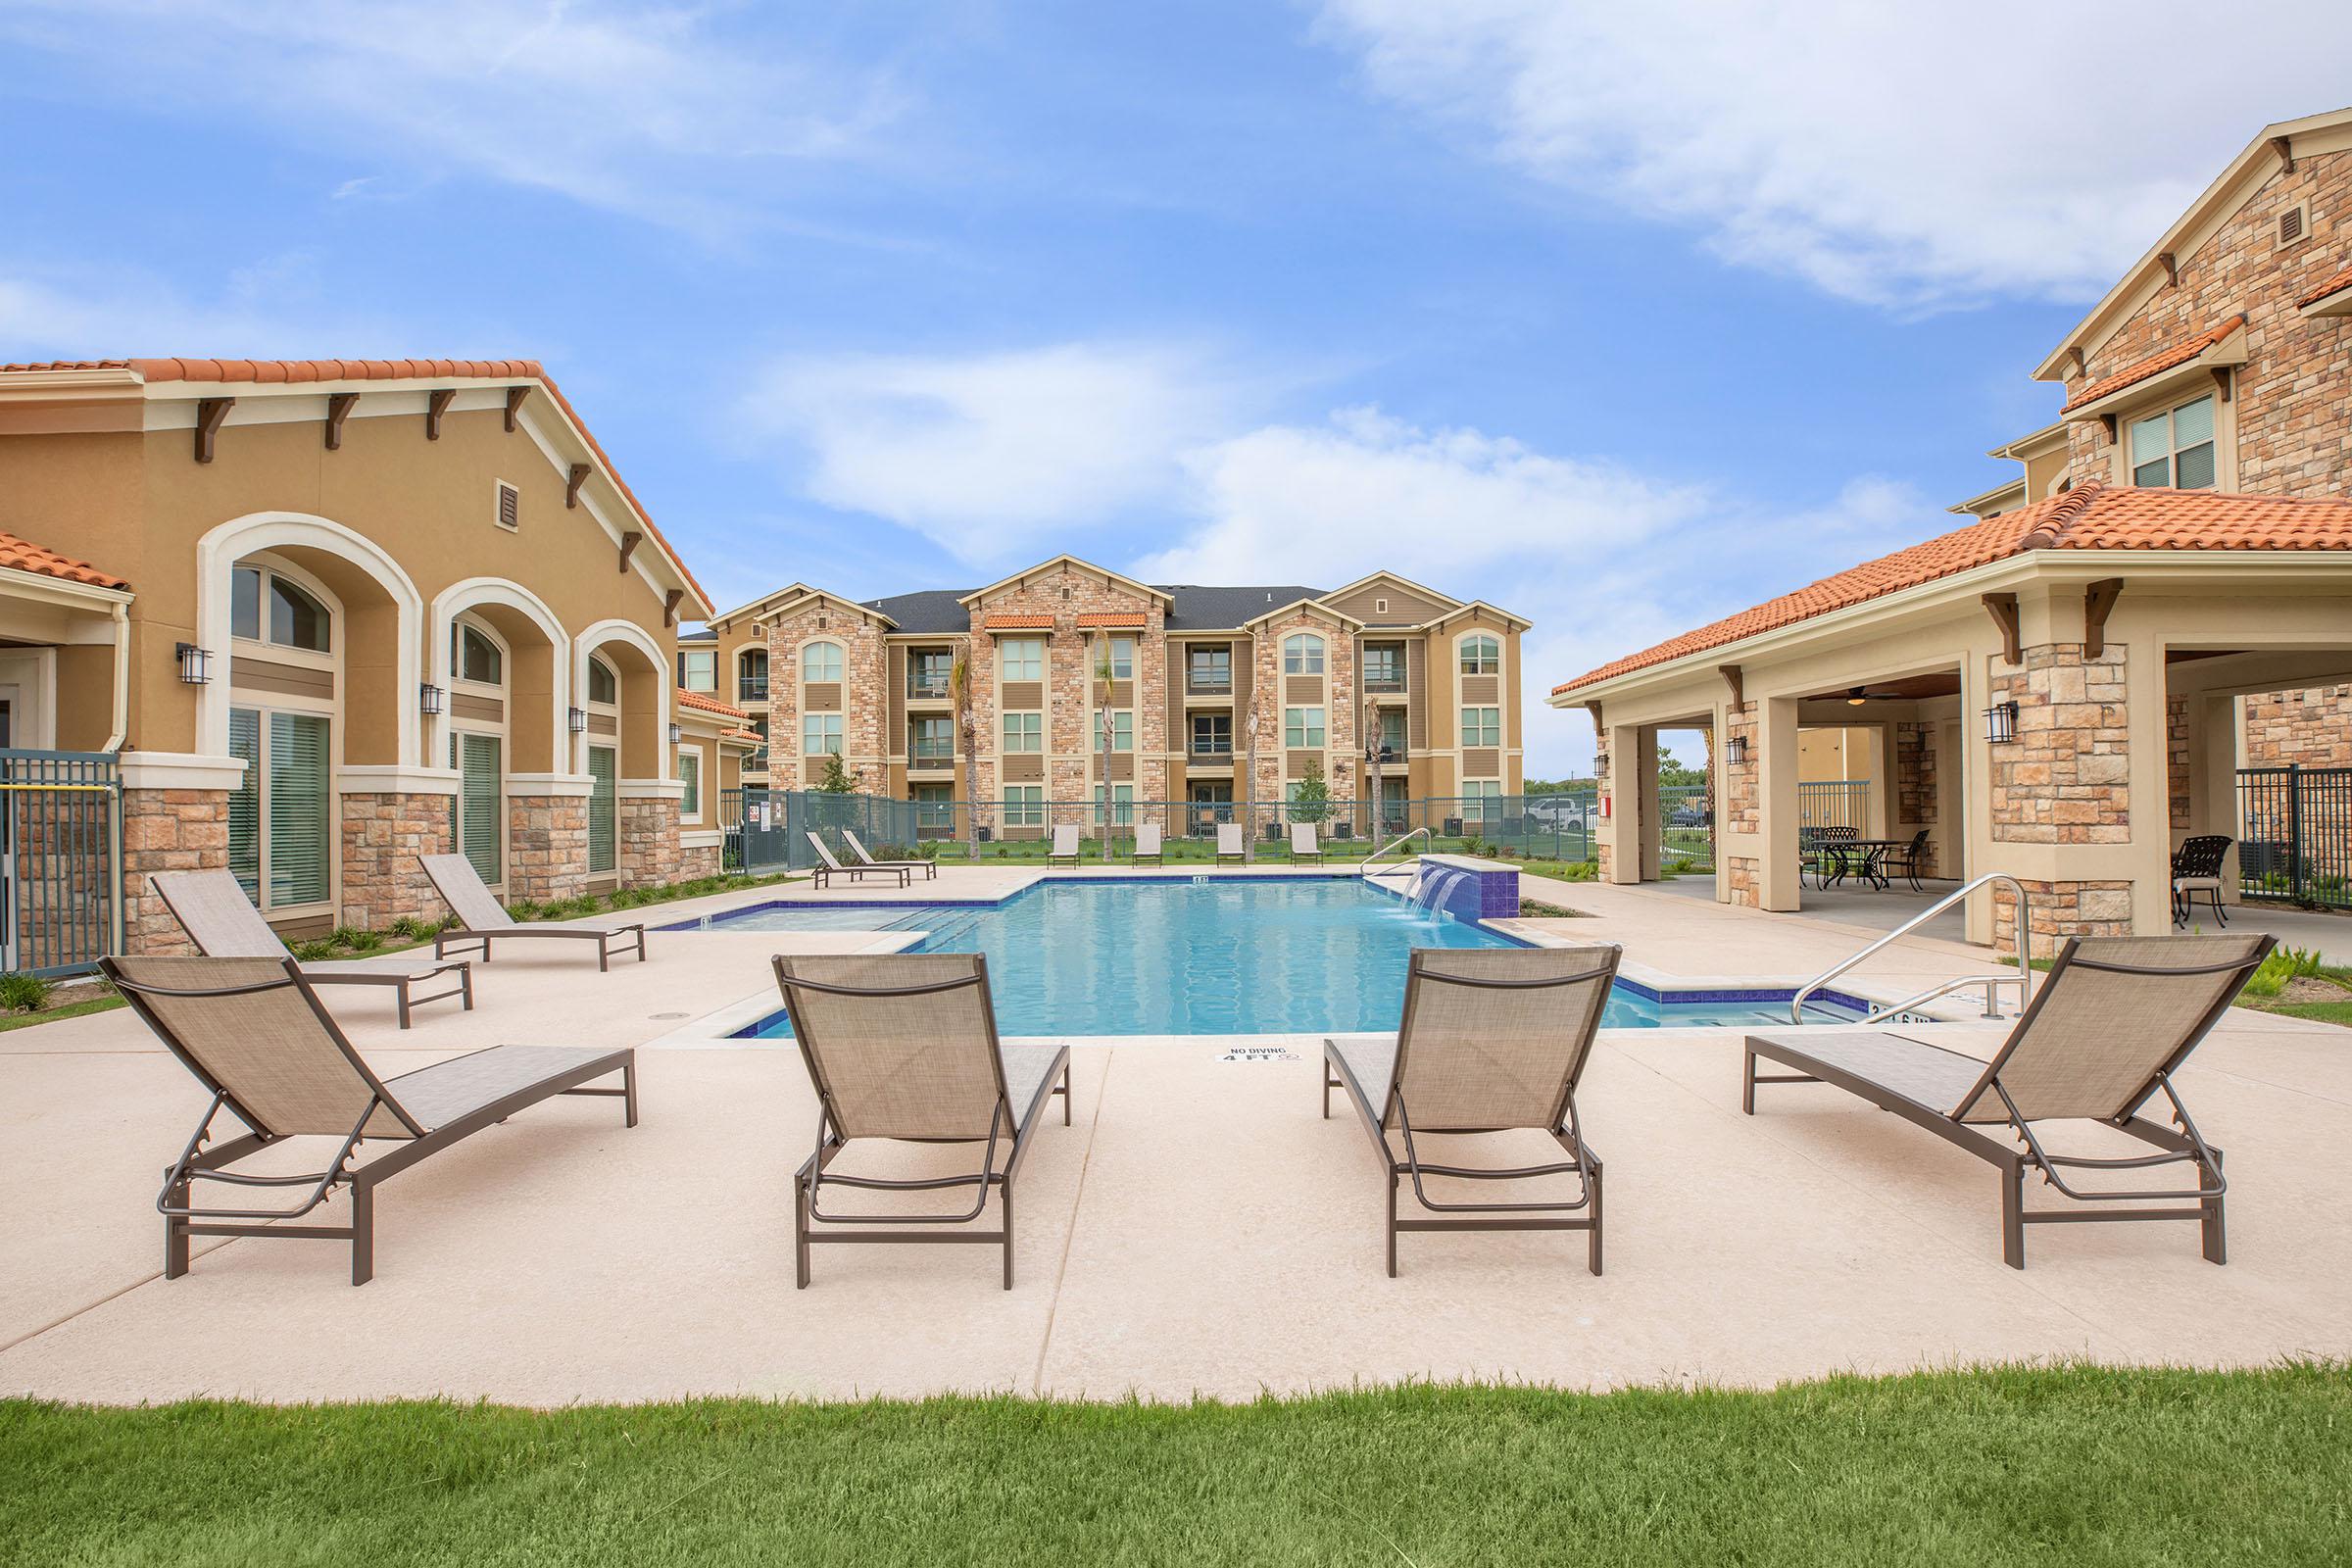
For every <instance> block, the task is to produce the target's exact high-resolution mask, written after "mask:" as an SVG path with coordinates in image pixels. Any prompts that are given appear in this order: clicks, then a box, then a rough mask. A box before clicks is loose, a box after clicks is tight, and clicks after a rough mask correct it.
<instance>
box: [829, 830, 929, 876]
mask: <svg viewBox="0 0 2352 1568" xmlns="http://www.w3.org/2000/svg"><path fill="white" fill-rule="evenodd" d="M841 842H842V843H844V844H847V845H848V846H849V847H850V853H851V854H852V855H855V856H856V857H858V864H859V865H870V866H872V867H873V868H874V869H876V870H878V871H882V870H891V869H894V868H895V869H898V870H903V871H905V872H906V873H907V875H909V876H911V875H913V874H914V873H915V872H917V871H920V872H922V873H923V879H924V880H925V881H930V880H932V879H934V878H936V877H937V876H938V875H939V862H938V861H936V860H877V859H875V858H874V856H873V852H872V851H870V850H868V849H867V848H866V847H865V843H864V841H863V840H861V839H859V838H858V835H857V834H855V833H853V832H851V831H850V830H849V829H848V828H846V827H845V828H843V829H842V830H841Z"/></svg>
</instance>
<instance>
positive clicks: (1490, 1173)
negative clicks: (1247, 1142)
mask: <svg viewBox="0 0 2352 1568" xmlns="http://www.w3.org/2000/svg"><path fill="white" fill-rule="evenodd" d="M1617 958H1618V950H1617V949H1616V948H1615V947H1614V946H1610V947H1587V948H1486V949H1481V948H1467V949H1444V948H1416V949H1415V950H1414V951H1413V956H1412V961H1411V966H1410V967H1409V968H1408V969H1407V970H1406V971H1405V980H1404V1019H1403V1022H1402V1024H1401V1025H1400V1027H1399V1028H1398V1029H1397V1038H1396V1039H1395V1040H1393V1041H1391V1040H1326V1041H1324V1042H1323V1114H1324V1115H1325V1116H1326V1117H1328V1116H1329V1115H1330V1114H1331V1092H1332V1091H1333V1090H1334V1089H1345V1090H1346V1091H1347V1092H1348V1099H1349V1100H1350V1101H1351V1102H1352V1103H1354V1105H1355V1110H1356V1115H1357V1116H1358V1117H1359V1118H1360V1119H1361V1120H1362V1122H1363V1124H1364V1131H1365V1132H1366V1133H1367V1134H1369V1135H1370V1136H1371V1139H1372V1148H1373V1152H1374V1153H1375V1154H1377V1155H1378V1156H1379V1159H1380V1164H1381V1170H1382V1172H1383V1174H1384V1175H1386V1177H1387V1178H1388V1187H1389V1213H1388V1249H1389V1275H1390V1277H1391V1278H1392V1279H1393V1278H1395V1277H1396V1274H1397V1236H1398V1235H1399V1234H1400V1233H1402V1232H1405V1231H1495V1230H1520V1231H1578V1230H1581V1231H1584V1232H1585V1233H1586V1239H1585V1253H1586V1258H1585V1261H1586V1266H1587V1267H1588V1268H1590V1269H1592V1271H1593V1273H1595V1274H1598V1273H1599V1272H1600V1156H1599V1155H1597V1154H1595V1153H1593V1151H1592V1148H1591V1147H1590V1146H1589V1145H1587V1144H1586V1142H1585V1139H1584V1129H1583V1125H1582V1123H1581V1122H1580V1121H1579V1120H1578V1118H1577V1113H1576V1086H1577V1081H1578V1079H1579V1078H1581V1077H1582V1076H1583V1074H1584V1070H1585V1061H1586V1058H1587V1057H1588V1056H1589V1055H1590V1054H1591V1053H1592V1050H1593V1031H1594V1030H1595V1029H1597V1028H1599V1027H1600V1018H1601V1012H1602V1010H1603V1009H1604V1008H1605V1007H1606V1006H1607V1005H1608V1000H1609V986H1610V984H1611V982H1613V981H1614V980H1615V979H1616V976H1617ZM1526 1128H1533V1129H1535V1130H1538V1131H1541V1132H1544V1133H1547V1134H1549V1135H1550V1136H1551V1137H1552V1138H1553V1139H1555V1140H1556V1141H1557V1142H1558V1143H1559V1146H1560V1148H1561V1149H1562V1150H1564V1151H1565V1152H1567V1154H1568V1158H1567V1160H1566V1161H1564V1162H1555V1163H1551V1164H1544V1165H1525V1166H1518V1167H1510V1168H1501V1167H1465V1166H1459V1165H1433V1164H1430V1163H1428V1162H1426V1161H1424V1160H1423V1159H1422V1157H1421V1151H1420V1147H1419V1144H1418V1142H1417V1140H1418V1139H1421V1138H1424V1137H1427V1136H1429V1135H1430V1134H1433V1133H1440V1134H1456V1133H1492V1132H1506V1131H1512V1130H1517V1129H1526ZM1392 1139H1393V1140H1395V1142H1394V1143H1392ZM1571 1172H1573V1173H1574V1174H1575V1176H1576V1178H1577V1183H1578V1190H1577V1194H1576V1197H1575V1198H1574V1200H1573V1201H1543V1202H1524V1203H1460V1202H1441V1201H1438V1200H1436V1199H1433V1198H1431V1197H1430V1196H1429V1193H1428V1190H1427V1188H1426V1186H1425V1184H1424V1180H1423V1178H1425V1177H1429V1176H1449V1177H1457V1178H1464V1179H1469V1180H1475V1181H1509V1180H1518V1179H1527V1178H1534V1177H1551V1176H1559V1177H1564V1176H1567V1175H1568V1174H1570V1173H1571ZM1404 1177H1410V1178H1411V1180H1412V1184H1413V1197H1414V1199H1415V1201H1417V1202H1418V1203H1419V1205H1420V1206H1421V1208H1422V1209H1424V1210H1426V1211H1427V1213H1428V1214H1429V1215H1433V1216H1435V1217H1417V1218H1412V1219H1399V1218H1397V1183H1398V1180H1399V1179H1400V1178H1404Z"/></svg>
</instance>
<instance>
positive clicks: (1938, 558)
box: [1552, 481, 2352, 697]
mask: <svg viewBox="0 0 2352 1568" xmlns="http://www.w3.org/2000/svg"><path fill="white" fill-rule="evenodd" d="M2040 550H2213V551H2280V550H2347V551H2352V501H2288V500H2283V499H2279V498H2277V497H2271V496H2241V495H2225V494H2221V493H2219V492H2216V491H2211V490H2143V489H2139V488H2136V487H2134V486H2131V485H2109V484H2103V483H2099V482H2095V481H2094V482H2092V483H2089V484H2085V485H2082V486H2081V487H2079V488H2077V489H2075V490H2071V491H2069V492H2067V493H2066V494H2065V495H2061V496H2053V497H2051V498H2050V499H2048V500H2046V501H2037V502H2034V504H2033V505H2032V506H2029V507H2021V508H2019V509H2018V510H2017V511H2015V512H2005V513H2002V514H2001V515H1999V516H1997V517H1987V518H1985V519H1984V520H1983V521H1980V522H1972V523H1969V524H1967V525H1966V526H1964V527H1959V528H1954V529H1953V530H1952V531H1951V532H1949V533H1944V534H1938V535H1937V536H1936V537H1935V538H1933V539H1930V540H1927V541H1925V542H1923V543H1920V544H1916V545H1913V546H1911V547H1910V548H1909V549H1907V550H1898V551H1896V552H1894V553H1893V554H1892V555H1889V556H1881V557H1880V558H1879V559H1878V560H1876V561H1866V562H1864V563H1863V564H1860V565H1858V566H1851V567H1848V568H1847V569H1846V570H1844V571H1840V572H1836V573H1833V574H1832V575H1830V576H1827V577H1824V578H1822V579H1821V580H1820V581H1818V582H1812V583H1807V584H1806V585H1805V586H1804V587H1802V588H1799V589H1797V590H1796V591H1795V592H1794V593H1787V594H1783V595H1781V596H1780V597H1779V598H1778V599H1768V600H1766V601H1764V603H1762V604H1760V605H1756V606H1754V607H1752V608H1750V609H1747V610H1742V611H1740V613H1738V614H1735V615H1726V616H1724V617H1723V618H1722V619H1721V620H1715V621H1710V622H1708V623H1707V624H1706V625H1704V626H1700V627H1697V628H1696V629H1694V630H1691V631H1687V632H1685V633H1683V634H1682V635H1681V636H1679V637H1670V638H1668V639H1667V640H1666V641H1664V642H1662V643H1659V644H1657V645H1655V646H1654V647H1650V648H1645V649H1643V650H1642V652H1640V653H1638V654H1629V655H1627V656H1626V657H1625V658H1623V659H1619V660H1615V661H1612V662H1609V663H1606V664H1603V665H1601V666H1600V667H1599V668H1598V669H1593V670H1588V671H1586V672H1585V673H1584V674H1582V675H1579V676H1577V677H1576V678H1575V679H1574V680H1570V681H1562V682H1561V683H1560V684H1559V685H1557V686H1555V687H1553V688H1552V695H1554V696H1555V697H1556V696H1558V695H1560V694H1562V693H1564V692H1571V691H1575V690H1576V689H1578V688H1579V687H1584V686H1592V685H1596V684H1598V683H1599V682H1601V681H1604V680H1613V679H1615V678H1616V677H1617V676H1620V675H1626V674H1631V673H1632V672H1634V671H1635V670H1640V669H1647V668H1650V667H1651V666H1653V665H1658V664H1666V663H1672V662H1674V661H1676V660H1678V659H1684V658H1687V657H1689V656H1691V655H1692V654H1698V653H1706V652H1711V651H1713V650H1716V649H1720V648H1728V647H1730V646H1731V645H1732V644H1734V643H1738V642H1742V641H1744V640H1746V639H1747V638H1750V637H1755V636H1760V635H1762V634H1763V633H1765V632H1769V631H1778V630H1780V629H1781V628H1783V627H1785V626H1793V625H1796V624H1797V623H1799V622H1801V621H1806V620H1811V619H1813V618H1815V617H1816V616H1820V615H1827V614H1830V613H1833V612H1835V611H1839V610H1847V609H1851V608H1852V607H1854V606H1856V605H1862V604H1867V603H1869V602H1870V601H1871V600H1874V599H1882V598H1885V597H1886V596H1887V595H1888V594H1893V593H1899V592H1901V591H1903V590H1904V589H1907V588H1917V587H1920V586H1923V585H1924V584H1927V583H1931V582H1935V581H1936V580H1937V579H1938V578H1942V577H1951V576H1957V575H1958V574H1959V573H1961V572H1964V571H1968V570H1970V569H1972V568H1974V567H1977V566H1984V565H1989V564H1992V563H1994V562H1996V561H2003V560H2007V559H2010V558H2012V557H2017V556H2023V555H2027V554H2030V553H2032V552H2034V551H2040Z"/></svg>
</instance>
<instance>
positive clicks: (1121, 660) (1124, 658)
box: [1110, 637, 1135, 680]
mask: <svg viewBox="0 0 2352 1568" xmlns="http://www.w3.org/2000/svg"><path fill="white" fill-rule="evenodd" d="M1110 678H1111V679H1112V680H1133V679H1135V639H1134V638H1133V637H1113V638H1112V639H1111V640H1110Z"/></svg>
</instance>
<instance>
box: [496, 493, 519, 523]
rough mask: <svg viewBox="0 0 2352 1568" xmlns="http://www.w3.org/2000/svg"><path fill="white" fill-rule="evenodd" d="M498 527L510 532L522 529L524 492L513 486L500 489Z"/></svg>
mask: <svg viewBox="0 0 2352 1568" xmlns="http://www.w3.org/2000/svg"><path fill="white" fill-rule="evenodd" d="M498 525H499V526H500V527H501V528H505V529H507V530H508V531H509V532H515V531H516V530H519V529H520V528H521V527H522V492H521V491H519V490H517V489H515V487H514V486H513V485H511V484H504V483H502V484H501V485H500V486H499V487H498Z"/></svg>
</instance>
